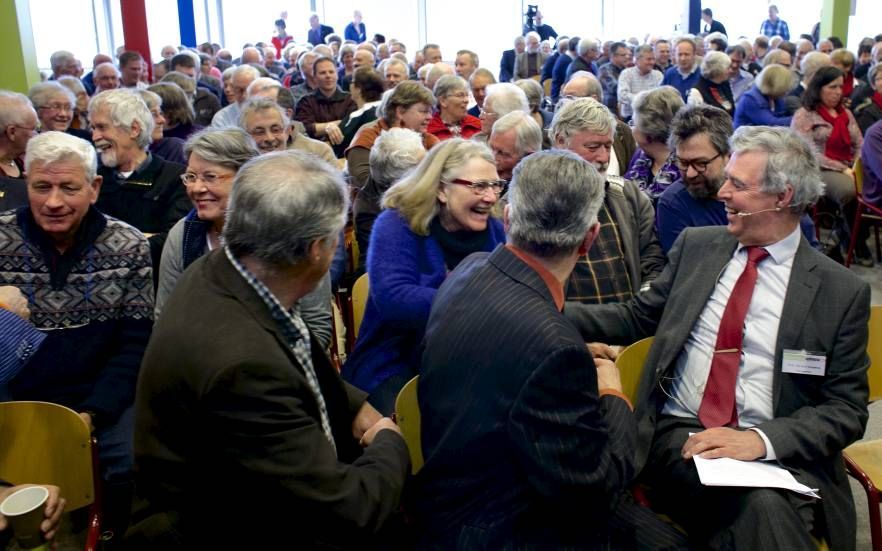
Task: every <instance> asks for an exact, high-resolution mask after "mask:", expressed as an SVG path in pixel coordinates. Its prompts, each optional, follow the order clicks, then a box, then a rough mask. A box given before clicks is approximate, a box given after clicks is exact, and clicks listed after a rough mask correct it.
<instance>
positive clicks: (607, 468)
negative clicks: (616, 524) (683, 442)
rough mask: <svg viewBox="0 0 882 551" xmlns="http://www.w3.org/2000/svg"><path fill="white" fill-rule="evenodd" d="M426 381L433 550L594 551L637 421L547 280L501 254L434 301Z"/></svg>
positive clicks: (473, 266)
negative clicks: (601, 375) (603, 388)
mask: <svg viewBox="0 0 882 551" xmlns="http://www.w3.org/2000/svg"><path fill="white" fill-rule="evenodd" d="M424 346H425V350H424V353H423V362H422V369H421V375H420V384H419V402H420V410H421V413H422V443H423V452H424V454H425V458H426V464H425V467H424V468H423V470H422V471H421V472H420V474H419V476H418V490H417V494H418V498H417V499H416V500H415V502H416V503H415V506H416V507H417V513H418V516H419V517H420V518H421V519H422V520H423V522H424V525H425V526H424V530H423V531H422V533H423V534H424V535H425V536H424V537H425V540H426V542H427V544H426V547H435V548H438V549H454V548H459V549H485V548H486V549H508V548H529V547H532V546H536V545H542V546H545V547H548V548H560V547H565V546H575V547H579V548H590V547H593V546H594V545H596V544H599V543H602V542H605V541H606V537H607V535H606V520H607V516H608V512H609V509H610V508H611V507H612V505H613V504H614V502H615V496H616V495H617V494H618V492H619V491H620V490H621V489H622V488H623V487H625V486H626V485H627V484H629V483H630V481H631V479H632V474H633V470H632V461H633V454H634V447H633V446H634V441H635V428H636V427H635V423H634V419H633V415H632V414H631V412H630V411H629V409H628V406H627V404H626V403H625V402H624V401H623V400H621V399H620V398H617V397H614V396H604V397H602V398H599V397H598V393H597V372H596V370H595V369H594V362H593V360H592V359H591V356H590V355H589V354H588V352H587V350H586V347H585V343H584V341H583V340H582V339H581V337H580V336H579V333H578V331H576V329H575V327H573V325H572V324H571V323H570V322H569V321H567V320H566V318H565V317H564V316H563V315H562V313H561V312H560V311H558V310H557V309H556V308H555V305H554V301H553V299H552V296H551V293H550V291H549V289H548V287H547V286H546V284H545V282H544V281H543V280H542V279H541V277H540V276H539V275H538V274H537V273H536V272H535V271H534V270H533V269H532V268H531V267H530V266H528V265H527V264H525V263H524V262H523V261H522V260H521V259H519V258H518V257H517V256H515V255H514V254H513V253H512V252H511V251H510V250H509V249H507V248H506V247H505V246H499V247H497V248H496V250H495V251H493V252H492V253H476V254H473V255H471V256H470V257H468V258H467V259H466V260H464V261H463V262H462V263H461V264H460V266H459V267H458V268H457V269H456V270H454V271H453V273H451V274H450V275H449V276H448V278H447V280H446V281H445V282H444V284H443V285H442V286H441V288H440V289H439V290H438V294H437V295H436V297H435V301H434V303H433V305H432V312H431V315H430V317H429V322H428V328H427V332H426V337H425V340H424Z"/></svg>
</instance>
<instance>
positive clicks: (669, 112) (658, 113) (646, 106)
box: [631, 86, 684, 144]
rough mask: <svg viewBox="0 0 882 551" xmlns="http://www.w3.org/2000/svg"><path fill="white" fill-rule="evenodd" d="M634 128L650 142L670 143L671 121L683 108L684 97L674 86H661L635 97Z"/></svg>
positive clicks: (633, 104)
mask: <svg viewBox="0 0 882 551" xmlns="http://www.w3.org/2000/svg"><path fill="white" fill-rule="evenodd" d="M631 103H632V107H633V108H634V117H633V118H634V127H635V128H636V129H637V130H639V131H640V132H642V133H643V134H644V135H645V136H646V137H647V138H649V140H650V141H652V142H655V143H663V144H666V143H668V137H669V136H670V135H671V121H672V120H673V119H674V115H676V114H677V111H679V110H680V109H682V108H683V105H684V103H683V96H681V95H680V92H679V91H678V90H677V89H676V88H674V87H673V86H660V87H658V88H655V89H653V90H645V91H643V92H640V93H639V94H637V95H636V96H634V100H633V101H632V102H631Z"/></svg>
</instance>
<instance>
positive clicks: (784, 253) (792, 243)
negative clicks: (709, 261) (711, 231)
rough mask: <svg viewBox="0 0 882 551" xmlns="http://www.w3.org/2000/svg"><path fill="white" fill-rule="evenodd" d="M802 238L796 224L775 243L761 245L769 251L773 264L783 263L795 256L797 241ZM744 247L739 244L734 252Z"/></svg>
mask: <svg viewBox="0 0 882 551" xmlns="http://www.w3.org/2000/svg"><path fill="white" fill-rule="evenodd" d="M801 238H802V229H801V228H800V226H799V224H798V223H797V224H796V229H794V230H793V231H792V232H790V234H789V235H788V236H787V237H785V238H784V239H781V240H780V241H778V242H776V243H772V244H771V245H766V246H765V247H763V248H764V249H765V250H767V251H769V256H771V257H772V260H774V261H775V264H783V263H785V262H787V261H788V260H790V259H791V258H793V257H794V256H796V249H798V248H799V241H800V239H801ZM743 248H744V245H741V244H739V245H738V249H737V250H736V251H735V254H738V253H740V252H741V249H743Z"/></svg>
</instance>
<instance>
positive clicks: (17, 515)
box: [0, 486, 49, 549]
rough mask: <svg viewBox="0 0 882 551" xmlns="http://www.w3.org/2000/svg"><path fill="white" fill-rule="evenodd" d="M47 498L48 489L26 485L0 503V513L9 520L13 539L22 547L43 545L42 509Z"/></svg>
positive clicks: (28, 547)
mask: <svg viewBox="0 0 882 551" xmlns="http://www.w3.org/2000/svg"><path fill="white" fill-rule="evenodd" d="M47 499H49V490H47V489H46V488H44V487H42V486H28V487H27V488H22V489H21V490H19V491H17V492H15V493H13V494H10V495H9V496H8V497H7V498H6V499H5V500H3V503H0V514H2V515H3V516H4V517H6V518H7V520H9V525H10V526H12V531H13V532H14V533H15V539H16V540H18V545H19V547H21V548H22V549H35V548H37V547H40V546H41V545H43V543H44V540H43V532H42V531H40V524H42V523H43V518H44V514H43V509H44V508H45V507H46V500H47Z"/></svg>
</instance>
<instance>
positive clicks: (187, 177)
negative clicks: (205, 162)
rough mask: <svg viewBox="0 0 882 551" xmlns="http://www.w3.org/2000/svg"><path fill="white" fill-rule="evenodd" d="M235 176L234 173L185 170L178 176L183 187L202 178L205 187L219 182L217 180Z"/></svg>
mask: <svg viewBox="0 0 882 551" xmlns="http://www.w3.org/2000/svg"><path fill="white" fill-rule="evenodd" d="M206 175H209V176H211V178H208V179H206V178H205V176H206ZM235 176H236V175H235V174H211V173H208V174H206V173H205V172H203V173H201V174H200V173H198V172H185V173H183V174H181V176H180V178H181V183H182V184H184V187H190V186H191V185H193V184H195V183H196V182H197V181H199V180H202V183H204V184H205V187H214V186H216V185H218V184H219V183H220V182H219V180H223V179H226V178H234V177H235ZM191 177H192V179H191Z"/></svg>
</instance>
